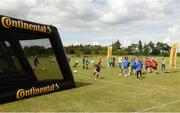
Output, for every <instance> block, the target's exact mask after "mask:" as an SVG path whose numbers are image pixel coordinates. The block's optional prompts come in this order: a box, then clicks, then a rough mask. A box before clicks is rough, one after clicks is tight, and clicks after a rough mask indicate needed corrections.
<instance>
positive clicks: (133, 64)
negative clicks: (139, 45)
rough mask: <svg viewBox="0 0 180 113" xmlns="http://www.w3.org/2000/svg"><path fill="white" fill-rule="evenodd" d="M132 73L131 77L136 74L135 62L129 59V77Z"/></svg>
mask: <svg viewBox="0 0 180 113" xmlns="http://www.w3.org/2000/svg"><path fill="white" fill-rule="evenodd" d="M132 72H133V75H135V74H136V61H135V58H133V59H131V62H130V66H129V75H131V73H132Z"/></svg>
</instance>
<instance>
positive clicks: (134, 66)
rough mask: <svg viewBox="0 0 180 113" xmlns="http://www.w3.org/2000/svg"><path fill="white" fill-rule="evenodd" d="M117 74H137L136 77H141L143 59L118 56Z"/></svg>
mask: <svg viewBox="0 0 180 113" xmlns="http://www.w3.org/2000/svg"><path fill="white" fill-rule="evenodd" d="M119 68H120V73H119V75H123V74H124V75H125V76H126V77H127V76H129V75H135V74H136V75H137V78H142V68H143V60H142V59H141V58H138V59H136V58H132V59H130V60H129V58H128V57H120V58H119Z"/></svg>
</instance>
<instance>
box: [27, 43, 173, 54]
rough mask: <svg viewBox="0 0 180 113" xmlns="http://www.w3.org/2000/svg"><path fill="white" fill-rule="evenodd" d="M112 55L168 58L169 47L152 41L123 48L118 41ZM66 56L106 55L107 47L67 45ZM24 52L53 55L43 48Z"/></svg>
mask: <svg viewBox="0 0 180 113" xmlns="http://www.w3.org/2000/svg"><path fill="white" fill-rule="evenodd" d="M112 46H113V55H144V56H151V55H152V56H169V53H170V46H169V45H168V44H167V43H163V42H157V43H154V42H152V41H150V42H148V43H144V44H143V43H142V41H141V40H139V41H138V43H133V44H131V45H129V46H127V47H123V46H122V44H121V43H120V41H119V40H117V41H115V42H113V43H112ZM64 49H65V51H66V53H67V54H74V55H82V54H86V55H91V54H92V55H106V54H107V46H102V45H81V44H80V45H69V46H65V47H64ZM24 52H25V54H26V55H28V56H33V55H42V56H48V55H52V54H53V49H52V48H45V47H44V46H25V47H24Z"/></svg>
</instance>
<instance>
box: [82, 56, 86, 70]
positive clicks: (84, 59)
mask: <svg viewBox="0 0 180 113" xmlns="http://www.w3.org/2000/svg"><path fill="white" fill-rule="evenodd" d="M82 64H83V69H85V65H86V58H85V57H83V60H82Z"/></svg>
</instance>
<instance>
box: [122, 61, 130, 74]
mask: <svg viewBox="0 0 180 113" xmlns="http://www.w3.org/2000/svg"><path fill="white" fill-rule="evenodd" d="M129 64H130V62H129V61H128V57H125V58H124V60H123V72H124V73H125V77H127V76H128V68H129Z"/></svg>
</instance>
